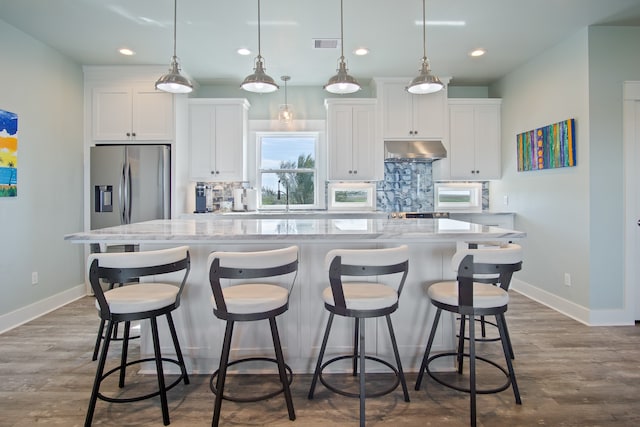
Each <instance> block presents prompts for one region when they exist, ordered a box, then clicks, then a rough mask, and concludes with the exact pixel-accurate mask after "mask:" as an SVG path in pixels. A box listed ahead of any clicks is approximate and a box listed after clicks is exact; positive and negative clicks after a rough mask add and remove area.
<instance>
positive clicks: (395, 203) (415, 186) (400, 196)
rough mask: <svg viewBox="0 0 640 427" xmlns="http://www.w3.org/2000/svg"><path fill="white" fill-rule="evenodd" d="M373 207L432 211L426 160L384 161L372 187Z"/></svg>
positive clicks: (430, 186) (430, 181) (390, 209)
mask: <svg viewBox="0 0 640 427" xmlns="http://www.w3.org/2000/svg"><path fill="white" fill-rule="evenodd" d="M376 204H377V209H378V210H380V211H385V212H394V211H397V212H418V211H423V212H430V211H433V176H432V172H431V163H428V162H407V161H404V162H403V161H398V162H385V163H384V180H383V181H379V182H378V185H377V188H376Z"/></svg>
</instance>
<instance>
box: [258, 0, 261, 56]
mask: <svg viewBox="0 0 640 427" xmlns="http://www.w3.org/2000/svg"><path fill="white" fill-rule="evenodd" d="M261 52H262V51H261V49H260V0H258V58H262V54H261Z"/></svg>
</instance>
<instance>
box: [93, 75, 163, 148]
mask: <svg viewBox="0 0 640 427" xmlns="http://www.w3.org/2000/svg"><path fill="white" fill-rule="evenodd" d="M92 117H93V120H92V139H93V140H94V141H129V140H134V141H171V140H173V139H174V121H175V119H174V117H175V116H174V111H173V95H172V94H170V93H166V92H161V91H158V90H156V89H154V87H153V83H149V84H144V85H139V86H130V85H126V84H123V85H117V86H108V87H102V86H99V87H95V88H93V92H92Z"/></svg>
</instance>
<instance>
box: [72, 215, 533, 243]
mask: <svg viewBox="0 0 640 427" xmlns="http://www.w3.org/2000/svg"><path fill="white" fill-rule="evenodd" d="M524 237H526V233H524V232H521V231H516V230H506V229H502V228H497V227H491V226H485V225H480V224H472V223H468V222H463V221H456V220H453V219H408V220H394V219H373V218H340V219H335V218H333V219H331V218H324V219H322V218H309V219H306V218H295V219H276V218H267V219H242V218H229V219H226V218H220V217H212V216H208V217H203V218H202V219H170V220H153V221H146V222H140V223H135V224H129V225H120V226H116V227H108V228H103V229H99V230H92V231H87V232H79V233H73V234H69V235H66V236H65V240H69V241H71V242H74V243H111V244H126V243H134V244H135V243H144V242H148V243H160V242H175V243H209V242H227V243H233V242H234V241H237V242H248V241H265V240H270V241H282V242H303V241H304V242H313V241H314V240H318V241H322V240H324V241H327V240H331V241H337V240H342V241H357V240H361V239H365V240H375V241H396V242H397V241H411V240H413V241H422V242H443V241H447V242H451V241H474V240H475V241H486V240H512V239H520V238H524Z"/></svg>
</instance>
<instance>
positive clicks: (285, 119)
mask: <svg viewBox="0 0 640 427" xmlns="http://www.w3.org/2000/svg"><path fill="white" fill-rule="evenodd" d="M280 79H281V80H282V81H283V82H284V104H282V105H280V109H279V111H278V120H280V122H281V123H291V121H292V120H293V112H292V111H291V105H289V103H288V102H287V82H288V81H289V80H291V77H289V76H282V77H280Z"/></svg>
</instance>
